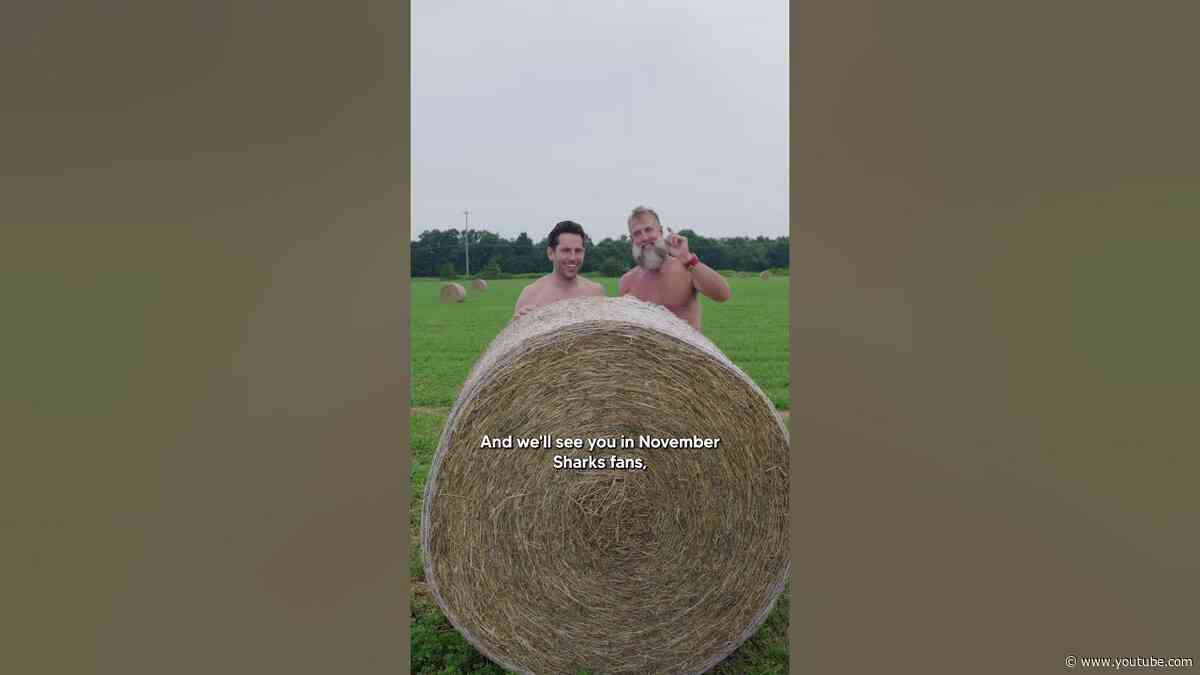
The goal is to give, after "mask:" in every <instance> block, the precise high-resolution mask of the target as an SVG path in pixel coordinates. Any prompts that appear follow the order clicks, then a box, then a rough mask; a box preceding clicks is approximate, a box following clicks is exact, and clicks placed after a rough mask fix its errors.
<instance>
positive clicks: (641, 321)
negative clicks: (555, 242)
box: [421, 297, 790, 673]
mask: <svg viewBox="0 0 1200 675" xmlns="http://www.w3.org/2000/svg"><path fill="white" fill-rule="evenodd" d="M544 434H550V435H551V436H552V437H554V438H556V439H557V438H583V439H589V438H610V437H611V438H620V437H630V438H634V439H635V440H636V439H637V437H638V436H639V435H649V436H653V437H656V438H691V437H693V436H697V437H701V438H719V439H721V441H720V446H719V448H717V449H669V448H667V449H637V448H635V449H624V450H622V449H616V450H602V451H600V450H598V451H596V452H595V453H590V452H588V451H587V450H586V449H583V450H562V449H549V450H541V449H538V450H535V449H528V448H526V449H520V448H516V447H515V446H516V443H515V441H516V439H519V438H534V437H538V436H541V435H544ZM485 435H486V436H488V437H501V438H503V437H507V436H512V437H513V439H514V444H513V445H514V448H513V449H502V448H480V443H481V442H482V440H483V437H484V436H485ZM585 442H586V440H585ZM619 447H620V444H619V443H618V448H619ZM592 454H594V455H595V456H603V457H606V458H607V457H609V456H610V455H616V456H618V457H640V458H642V459H643V460H644V462H645V464H646V469H645V470H643V471H636V470H635V471H626V470H608V469H605V470H574V469H561V470H556V469H555V468H554V464H553V457H554V456H555V455H567V456H572V457H588V456H589V455H592ZM788 471H789V463H788V436H787V431H786V429H785V427H784V425H783V423H782V421H781V420H780V419H779V417H778V416H777V415H776V414H775V410H774V407H773V406H772V405H771V402H770V400H769V399H767V397H766V395H764V394H763V392H762V390H760V389H759V388H758V387H757V386H756V385H755V384H754V383H753V382H752V381H751V380H750V378H749V377H748V376H747V375H746V374H745V373H743V372H742V371H741V370H739V369H738V368H737V367H735V366H734V365H733V364H732V363H731V362H730V361H729V359H728V358H726V357H725V355H724V354H722V353H721V352H720V350H718V349H717V347H716V346H715V345H713V343H712V342H711V341H709V340H708V339H707V338H705V337H704V336H703V335H701V334H700V333H698V332H696V331H695V330H693V329H692V328H691V327H690V326H688V325H687V324H686V323H685V322H683V321H682V320H680V319H678V318H677V317H676V316H674V315H673V314H671V313H670V312H669V311H667V310H666V309H664V308H662V307H660V306H657V305H651V304H647V303H644V302H640V301H638V300H636V299H633V298H628V297H626V298H619V299H618V298H584V299H577V300H567V301H562V302H558V303H554V304H551V305H547V306H544V307H540V308H538V309H536V310H534V311H533V312H530V313H529V314H527V315H525V316H523V317H521V318H520V319H517V320H515V321H513V322H512V323H511V324H509V325H508V327H507V328H505V329H504V330H503V331H502V332H501V333H500V335H499V336H497V337H496V339H495V340H494V341H493V342H492V344H491V346H490V347H489V348H488V349H487V351H486V352H485V353H484V354H483V356H481V357H480V359H479V361H478V362H477V363H476V364H475V367H474V369H473V370H472V372H471V374H470V376H469V377H468V378H467V381H466V384H465V385H464V386H463V389H462V392H461V394H460V395H459V397H458V400H457V401H456V402H455V404H454V407H453V408H452V409H451V411H450V415H449V417H448V418H447V420H446V427H445V429H444V430H443V433H442V437H441V441H440V443H439V445H438V449H437V452H436V454H435V455H434V458H433V464H432V466H431V468H430V472H429V476H428V479H427V483H426V488H425V503H424V510H423V512H422V518H421V547H422V552H423V553H424V557H425V580H426V583H427V584H428V585H429V589H430V592H431V594H432V595H433V596H434V598H435V599H436V601H437V603H438V605H439V606H440V607H441V608H442V611H443V612H444V613H445V614H446V617H447V618H448V619H449V620H450V621H451V622H452V623H453V624H454V626H455V627H456V628H458V630H459V631H460V632H461V633H462V634H463V636H464V637H465V638H466V639H467V640H468V641H470V642H471V643H472V644H473V645H475V647H476V648H478V649H479V651H480V652H482V653H483V654H485V655H487V656H488V657H489V658H491V659H492V660H493V661H495V662H497V663H499V664H500V665H502V666H504V667H505V668H507V669H509V670H512V671H517V672H522V673H575V672H579V671H581V670H588V671H590V672H603V673H695V672H702V671H704V670H707V669H709V668H711V667H712V666H714V665H716V664H717V663H718V662H719V661H720V660H722V659H723V658H725V657H726V656H728V655H729V654H730V653H731V652H732V651H733V650H734V649H736V648H737V646H738V645H739V644H741V643H742V642H743V641H744V640H745V639H746V638H747V637H749V636H750V635H751V634H753V632H754V630H755V629H756V628H757V627H758V626H759V625H760V624H761V623H762V621H763V620H764V619H765V618H766V616H767V614H768V612H769V611H770V609H771V607H772V606H773V605H774V603H775V600H776V598H778V596H779V594H780V592H782V590H783V587H784V584H785V583H786V581H787V577H788V572H789V569H790V560H789V556H788Z"/></svg>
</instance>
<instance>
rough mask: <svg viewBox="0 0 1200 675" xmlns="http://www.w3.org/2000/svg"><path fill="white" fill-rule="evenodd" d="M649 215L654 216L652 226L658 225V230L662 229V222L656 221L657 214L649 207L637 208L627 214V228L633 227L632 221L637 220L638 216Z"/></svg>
mask: <svg viewBox="0 0 1200 675" xmlns="http://www.w3.org/2000/svg"><path fill="white" fill-rule="evenodd" d="M644 215H651V216H654V224H655V225H658V229H659V230H661V229H662V221H661V220H659V219H658V214H657V213H655V212H654V209H652V208H650V207H649V206H639V207H637V208H635V209H634V210H633V213H631V214H629V220H627V221H626V226H627V227H633V221H635V220H637V218H638V216H644Z"/></svg>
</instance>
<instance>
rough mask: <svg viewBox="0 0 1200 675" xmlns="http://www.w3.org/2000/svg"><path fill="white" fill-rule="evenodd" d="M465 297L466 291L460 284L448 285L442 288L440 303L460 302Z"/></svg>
mask: <svg viewBox="0 0 1200 675" xmlns="http://www.w3.org/2000/svg"><path fill="white" fill-rule="evenodd" d="M466 297H467V289H465V288H463V287H462V285H460V284H455V283H449V284H446V285H444V286H442V302H462V301H463V299H464V298H466Z"/></svg>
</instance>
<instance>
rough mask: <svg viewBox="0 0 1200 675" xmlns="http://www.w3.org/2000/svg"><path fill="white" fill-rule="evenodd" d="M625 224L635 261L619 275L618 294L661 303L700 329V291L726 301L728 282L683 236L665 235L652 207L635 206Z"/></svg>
mask: <svg viewBox="0 0 1200 675" xmlns="http://www.w3.org/2000/svg"><path fill="white" fill-rule="evenodd" d="M628 224H629V238H630V239H631V240H632V242H633V260H634V262H636V263H637V265H636V266H635V267H634V268H633V269H631V270H629V271H628V272H626V273H625V276H623V277H621V284H620V294H621V295H632V296H634V297H635V298H637V299H639V300H644V301H646V302H653V303H657V304H659V305H663V306H664V307H666V308H667V309H669V310H671V312H673V313H674V314H675V316H677V317H679V318H681V319H683V320H684V321H687V322H688V323H689V324H690V325H691V326H692V328H695V329H696V330H700V298H699V294H700V293H703V294H704V295H705V296H707V297H709V298H711V299H712V300H716V301H717V302H725V301H726V300H728V299H729V296H730V295H731V294H732V292H731V291H730V290H729V283H728V282H727V281H725V278H724V277H722V276H721V275H720V274H719V273H718V272H717V271H716V270H714V269H712V268H711V267H709V266H708V265H705V264H704V263H702V262H700V259H699V258H698V257H696V255H695V254H694V253H692V252H691V251H689V250H688V245H687V239H686V238H685V237H681V236H679V235H677V234H674V233H668V234H667V236H665V237H664V236H663V228H662V223H661V222H659V220H658V214H657V213H655V212H654V209H651V208H648V207H645V206H639V207H637V208H636V209H634V210H633V213H631V214H629V221H628Z"/></svg>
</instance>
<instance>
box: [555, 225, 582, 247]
mask: <svg viewBox="0 0 1200 675" xmlns="http://www.w3.org/2000/svg"><path fill="white" fill-rule="evenodd" d="M564 233H565V234H577V235H579V238H580V239H582V240H583V241H584V243H585V244H586V243H587V234H585V233H584V231H583V226H582V225H580V224H579V223H577V222H575V221H573V220H564V221H562V222H561V223H559V224H557V225H555V226H554V229H553V230H550V238H549V240H548V242H549V246H550V248H558V235H560V234H564Z"/></svg>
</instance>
